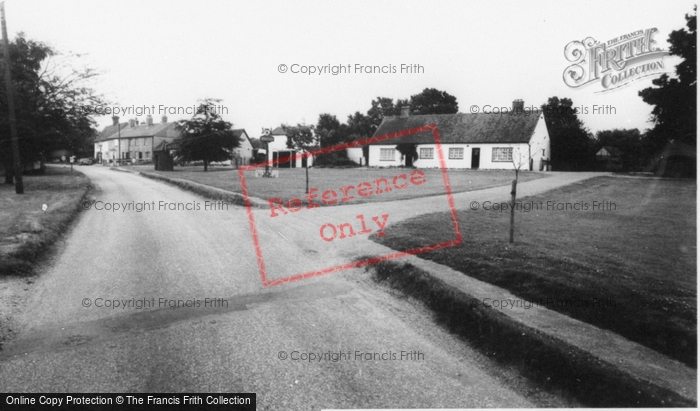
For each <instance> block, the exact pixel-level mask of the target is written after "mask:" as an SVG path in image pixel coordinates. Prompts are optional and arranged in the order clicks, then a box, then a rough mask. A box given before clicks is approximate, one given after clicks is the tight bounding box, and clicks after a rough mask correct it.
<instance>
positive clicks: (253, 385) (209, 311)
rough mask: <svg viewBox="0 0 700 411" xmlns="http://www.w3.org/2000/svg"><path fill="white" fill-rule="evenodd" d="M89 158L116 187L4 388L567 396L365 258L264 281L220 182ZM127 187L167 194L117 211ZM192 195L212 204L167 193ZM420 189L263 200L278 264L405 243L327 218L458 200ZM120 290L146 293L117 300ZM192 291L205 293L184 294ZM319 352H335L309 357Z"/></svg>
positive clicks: (313, 265) (332, 258)
mask: <svg viewBox="0 0 700 411" xmlns="http://www.w3.org/2000/svg"><path fill="white" fill-rule="evenodd" d="M80 171H83V172H85V174H87V175H88V176H89V177H90V179H91V180H92V182H93V184H94V185H95V186H96V187H97V188H98V189H97V190H96V192H95V193H94V198H95V199H96V200H98V201H99V202H101V203H95V204H93V205H92V207H91V209H89V210H85V211H83V212H82V213H81V216H80V218H79V220H78V222H77V223H76V225H75V226H74V228H73V229H72V230H71V231H70V233H68V236H67V238H66V240H65V241H64V243H63V244H62V245H61V246H60V247H61V249H60V253H59V255H58V257H57V258H56V259H55V261H54V262H53V263H52V264H51V266H50V267H47V268H46V270H45V272H44V273H43V275H42V276H41V277H40V278H39V279H38V280H37V283H36V284H35V290H34V291H33V293H32V295H31V297H30V299H29V301H28V303H27V306H26V309H25V310H24V312H23V314H22V315H21V318H20V319H19V321H20V323H21V324H22V328H21V330H20V332H19V335H18V337H17V338H16V339H15V340H13V341H12V342H10V343H9V344H7V345H6V346H5V347H4V350H3V351H1V352H0V391H2V392H44V391H45V392H227V393H234V392H255V393H257V395H258V404H259V405H258V409H261V410H262V409H270V410H282V409H284V410H297V409H298V410H318V409H322V408H352V407H355V408H370V407H372V408H384V407H394V408H415V407H423V408H431V407H434V408H460V407H464V408H475V407H509V408H510V407H531V406H538V405H542V404H543V402H544V403H545V404H547V405H554V406H562V405H564V403H563V402H558V401H560V400H559V399H557V398H556V397H552V396H549V395H548V394H543V393H540V394H538V395H537V396H533V394H531V393H532V391H533V390H532V387H529V386H528V383H527V382H523V381H522V380H521V379H519V378H518V377H517V376H513V375H512V373H509V372H508V371H507V370H500V369H498V367H497V366H496V365H494V364H492V363H491V362H490V360H488V359H487V358H485V357H484V356H483V355H482V354H480V353H479V352H476V351H473V350H471V349H470V348H469V347H466V346H465V345H464V344H462V343H460V342H459V341H457V340H456V339H455V338H454V337H452V336H450V335H449V334H447V333H445V332H444V331H443V330H441V329H440V328H439V327H437V326H436V325H434V324H433V323H432V321H431V320H430V316H429V314H428V313H425V312H423V311H422V310H421V308H420V307H417V306H415V305H413V304H412V303H410V302H408V301H405V300H402V299H399V298H397V297H394V296H392V295H391V294H390V293H387V291H386V290H382V289H380V288H378V287H374V286H371V285H370V283H369V282H367V281H361V279H362V278H365V277H366V276H367V274H365V273H364V272H363V271H362V270H360V269H351V270H346V271H343V272H339V273H331V274H328V275H324V276H320V277H317V278H312V279H305V280H302V281H296V282H292V283H288V284H282V285H279V286H274V287H264V286H263V285H262V282H261V277H260V269H259V265H258V260H257V257H256V253H255V248H254V247H253V242H252V240H251V228H250V225H249V221H248V216H247V214H246V212H245V209H243V208H239V207H233V206H230V207H228V210H226V209H214V210H205V209H204V208H205V205H206V203H205V202H206V201H207V200H205V199H204V198H202V197H199V196H196V195H194V194H191V193H188V192H184V191H181V190H180V189H178V188H175V187H172V186H169V185H166V184H163V183H160V182H156V181H153V180H149V179H146V178H143V177H141V176H138V175H135V174H131V173H123V172H116V171H112V170H109V169H108V168H103V167H100V166H92V167H82V168H80ZM571 176H573V175H571V174H570V175H568V176H567V175H564V177H561V176H560V177H558V180H556V179H553V178H550V179H546V180H551V181H550V182H548V183H542V181H544V180H536V181H534V182H531V183H532V184H531V185H530V186H528V185H527V184H523V188H522V189H521V190H522V191H521V192H523V193H525V192H527V190H528V189H530V190H532V191H533V193H534V192H539V191H542V190H545V189H547V188H549V187H551V186H556V185H563V184H568V183H571V182H572V181H575V180H577V179H583V178H584V177H585V176H578V177H571ZM538 181H539V183H538ZM528 184H530V183H528ZM528 187H530V188H528ZM503 192H504V190H503V189H500V190H492V191H489V190H483V192H480V193H479V194H478V195H479V196H481V197H483V198H487V197H489V196H496V195H502V194H503ZM505 192H507V189H506V191H505ZM474 195H475V194H474V193H464V194H460V195H458V196H457V197H456V201H457V203H458V205H464V204H467V203H465V202H464V200H467V199H469V198H473V197H474ZM132 202H133V203H132ZM111 203H120V204H122V205H125V206H127V207H128V204H130V203H131V204H132V206H131V207H135V206H136V204H137V203H140V204H144V203H146V204H151V205H154V207H152V208H154V209H150V210H144V211H142V212H137V211H136V209H135V208H132V209H131V210H127V211H116V212H113V211H110V210H106V209H105V208H107V204H111ZM177 203H179V204H182V205H185V206H189V207H191V208H195V205H198V206H199V209H191V210H179V211H177V210H176V211H172V210H168V209H167V208H168V207H170V205H171V204H177ZM162 204H166V205H165V208H166V209H162ZM411 204H412V205H408V203H405V202H403V203H401V204H392V203H375V204H364V205H357V206H352V205H349V206H343V207H327V208H323V209H314V210H303V211H302V212H299V213H298V217H294V218H292V217H293V216H292V215H291V214H290V215H287V216H284V218H278V219H275V218H270V217H269V213H270V211H269V210H256V211H255V213H254V216H255V222H256V225H255V227H256V231H257V232H258V234H259V238H260V247H261V250H262V255H263V258H264V263H265V267H266V272H267V274H268V275H269V276H270V278H273V279H274V278H284V277H285V276H288V275H293V274H297V273H301V272H307V271H309V270H316V269H320V268H324V267H328V266H333V265H336V264H343V263H346V262H348V261H352V259H353V258H357V257H358V256H361V255H366V253H373V254H377V253H382V252H385V251H389V250H386V249H383V247H381V246H379V245H377V244H375V243H373V242H370V241H368V240H367V238H368V235H356V236H355V237H352V238H345V239H342V240H341V239H335V240H333V241H330V242H329V241H324V240H323V239H321V238H320V236H319V226H320V225H321V224H322V223H323V222H332V223H334V224H336V223H340V222H343V221H348V218H355V220H354V221H355V222H356V224H359V220H358V219H356V216H357V215H359V214H362V213H364V214H366V215H367V216H369V215H370V214H371V215H373V216H378V215H382V214H388V215H389V219H388V221H387V222H388V223H389V224H391V223H393V222H396V221H398V220H400V219H403V218H407V217H410V216H412V215H415V214H417V213H421V212H428V211H431V210H435V209H440V207H446V204H447V203H446V201H445V199H444V198H431V199H422V200H417V201H416V202H414V203H411ZM49 206H50V205H49ZM214 206H216V204H214ZM37 207H41V205H37ZM158 208H161V209H160V210H159V209H158ZM214 208H216V207H214ZM219 208H223V207H219ZM367 222H369V217H368V220H367ZM373 224H374V223H373ZM373 230H374V231H375V232H377V231H378V228H376V226H375V228H373ZM358 231H359V230H358ZM448 234H449V233H448ZM110 301H121V304H131V306H127V307H118V308H110V307H106V305H108V304H109V302H110ZM178 301H179V303H181V304H185V303H188V302H189V304H195V305H196V306H193V307H177V306H176V307H171V306H170V305H171V304H175V305H177V304H178ZM141 303H143V304H148V305H147V306H145V307H141V306H140V305H138V306H137V304H141ZM402 352H404V353H405V354H406V356H405V357H404V359H403V360H401V358H400V355H401V353H402ZM304 353H317V354H319V355H320V354H324V353H326V357H324V358H322V359H321V361H313V362H309V361H303V360H300V359H298V358H300V357H302V356H303V355H304ZM340 353H342V355H343V356H342V357H335V358H336V359H337V361H332V357H330V354H333V355H335V356H338V355H340ZM358 353H360V357H358V356H357V355H358ZM367 353H369V354H370V355H371V356H373V357H374V358H373V359H367V358H366V357H365V356H366V355H367ZM392 353H393V354H395V355H396V356H397V359H392V358H391V357H392ZM375 354H376V355H375ZM285 356H286V358H284V357H285ZM281 358H284V359H281ZM294 358H297V359H294ZM538 401H539V402H538Z"/></svg>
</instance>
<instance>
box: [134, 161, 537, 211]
mask: <svg viewBox="0 0 700 411" xmlns="http://www.w3.org/2000/svg"><path fill="white" fill-rule="evenodd" d="M133 169H134V170H135V171H147V173H148V174H149V175H160V176H163V177H167V178H171V179H172V178H176V179H182V180H189V181H193V182H195V183H199V184H204V185H207V186H211V187H216V188H220V189H222V190H226V191H230V192H234V193H242V188H241V182H240V179H239V177H238V170H233V169H231V168H230V167H226V168H218V167H212V168H210V169H209V171H208V172H204V171H203V168H202V167H177V168H175V171H153V170H152V168H150V167H140V166H136V167H133ZM413 171H415V170H414V169H412V168H385V169H376V168H372V169H368V168H342V169H341V168H311V169H309V188H310V189H312V188H317V189H318V197H317V198H316V199H315V200H314V202H315V203H316V204H319V205H321V206H328V205H326V204H325V203H323V202H322V201H321V195H322V194H323V193H324V192H325V191H326V190H334V191H336V193H337V194H338V196H339V199H340V197H341V196H342V193H341V191H340V190H339V189H340V187H346V186H348V185H352V186H353V187H355V188H353V189H351V190H350V191H349V193H350V195H351V196H353V197H354V198H353V199H352V200H350V201H346V202H342V201H338V202H336V203H335V204H334V205H331V206H338V205H344V204H358V203H373V202H383V201H396V200H406V199H411V198H421V197H428V196H437V195H445V193H446V191H445V181H444V178H443V176H442V172H441V171H440V170H437V169H423V170H421V171H422V172H424V173H425V180H426V182H425V183H423V184H420V185H414V184H410V183H408V184H406V185H407V186H406V187H405V188H402V189H396V188H395V187H394V188H393V189H392V190H391V191H390V192H387V191H384V192H382V193H381V194H378V193H374V192H375V191H376V183H375V182H374V180H376V179H381V178H386V179H387V181H388V182H389V183H391V182H392V181H393V178H394V177H395V176H397V175H400V174H406V177H408V178H409V179H410V174H411V173H412V172H413ZM448 175H449V179H450V186H451V189H452V192H453V193H459V192H465V191H473V190H481V189H484V188H489V187H497V186H502V185H509V184H510V182H511V181H512V179H513V171H509V170H448ZM546 176H547V174H546V173H539V172H521V173H520V181H522V182H524V181H530V180H536V179H538V178H543V177H546ZM244 177H245V181H246V187H247V189H248V194H249V195H250V196H251V197H257V198H260V199H263V200H264V201H266V202H267V199H270V198H280V199H282V200H283V201H285V202H286V201H288V200H289V199H290V198H299V199H301V200H302V202H303V203H304V204H308V200H307V199H305V198H304V194H305V193H306V171H305V169H302V168H294V169H280V170H279V178H258V177H255V176H254V173H253V172H252V171H248V172H246V173H245V175H244ZM408 181H410V180H408V179H407V180H402V179H399V180H397V182H398V185H402V184H403V183H404V182H408ZM362 182H368V183H370V184H371V185H372V187H373V190H372V192H373V193H374V194H372V195H369V196H366V197H361V196H359V195H358V194H357V190H356V187H357V186H358V185H359V184H360V183H362ZM381 187H382V189H383V188H384V184H383V183H382V184H381Z"/></svg>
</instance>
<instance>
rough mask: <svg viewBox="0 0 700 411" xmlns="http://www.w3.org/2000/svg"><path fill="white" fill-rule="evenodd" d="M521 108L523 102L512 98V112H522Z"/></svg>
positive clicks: (522, 107)
mask: <svg viewBox="0 0 700 411" xmlns="http://www.w3.org/2000/svg"><path fill="white" fill-rule="evenodd" d="M523 110H525V102H524V101H522V100H520V99H517V100H513V112H514V113H522V112H523Z"/></svg>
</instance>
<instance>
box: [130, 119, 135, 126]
mask: <svg viewBox="0 0 700 411" xmlns="http://www.w3.org/2000/svg"><path fill="white" fill-rule="evenodd" d="M129 127H136V120H135V119H133V118H132V119H129Z"/></svg>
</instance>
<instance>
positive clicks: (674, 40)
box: [639, 6, 697, 151]
mask: <svg viewBox="0 0 700 411" xmlns="http://www.w3.org/2000/svg"><path fill="white" fill-rule="evenodd" d="M694 11H695V14H693V15H692V16H691V15H689V14H686V16H685V19H686V25H687V27H688V29H687V30H686V29H680V30H675V31H673V32H671V34H670V35H669V37H668V42H669V43H670V44H671V47H670V48H669V52H670V54H671V55H674V56H680V57H682V58H683V61H682V62H681V63H680V64H678V65H677V66H676V75H677V77H678V78H674V79H671V78H669V76H668V75H667V74H662V75H661V77H659V78H658V79H655V80H653V81H652V84H654V86H656V87H648V88H645V89H644V90H641V91H640V92H639V96H640V97H641V98H642V100H644V102H645V103H647V104H650V105H652V106H654V109H653V110H652V112H651V121H652V122H653V123H654V128H653V129H651V130H650V131H649V132H648V133H646V134H647V138H648V139H649V140H650V141H649V142H648V143H647V144H648V145H649V146H650V147H651V148H652V149H653V150H654V151H658V150H661V149H662V148H663V146H664V145H665V144H666V141H671V140H680V141H682V142H684V143H686V144H690V145H692V146H695V145H696V143H697V51H696V47H697V32H696V29H697V6H696V7H695V8H694Z"/></svg>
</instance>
